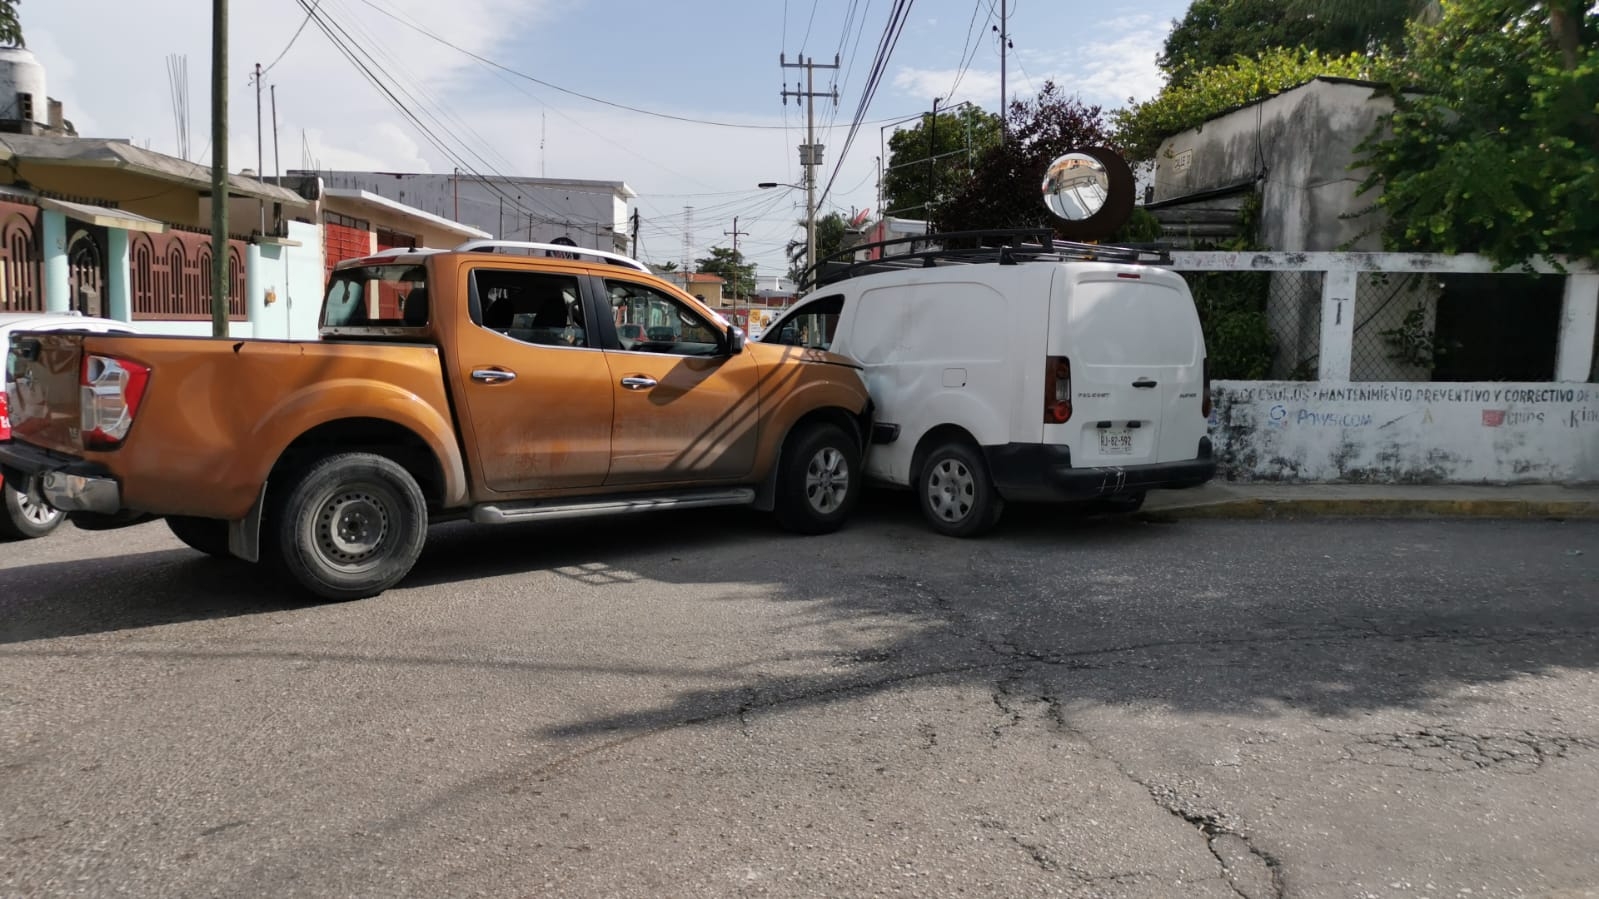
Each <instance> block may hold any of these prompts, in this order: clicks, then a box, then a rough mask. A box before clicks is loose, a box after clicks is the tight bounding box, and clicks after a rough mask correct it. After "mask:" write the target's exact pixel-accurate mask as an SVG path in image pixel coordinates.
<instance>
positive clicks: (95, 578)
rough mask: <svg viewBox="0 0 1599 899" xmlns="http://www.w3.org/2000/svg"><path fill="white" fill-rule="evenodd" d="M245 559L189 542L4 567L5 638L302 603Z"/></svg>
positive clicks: (304, 601) (0, 629)
mask: <svg viewBox="0 0 1599 899" xmlns="http://www.w3.org/2000/svg"><path fill="white" fill-rule="evenodd" d="M265 574H266V572H264V571H261V570H259V569H257V568H256V567H254V566H250V565H249V564H248V563H245V562H238V561H228V560H223V559H213V558H210V557H208V556H203V555H201V554H199V553H196V552H194V551H193V550H190V549H187V548H185V549H170V550H154V551H150V552H141V553H131V554H128V555H122V556H110V557H105V558H97V559H94V560H92V561H78V560H75V561H66V562H45V563H40V564H37V565H24V566H21V567H17V568H6V569H0V644H8V643H21V642H25V641H29V640H46V639H51V638H55V637H71V636H79V635H83V634H98V633H106V632H112V631H123V630H130V629H134V628H142V627H154V626H157V625H163V624H176V623H180V622H186V621H202V620H206V619H213V618H233V617H237V616H241V615H255V614H260V613H263V612H278V611H283V610H285V609H295V608H301V607H304V606H306V605H308V604H310V603H311V600H310V599H309V598H307V597H306V596H305V595H304V594H301V593H299V592H297V591H295V590H294V589H293V588H292V587H291V586H289V585H287V584H284V583H282V582H281V581H279V580H277V579H276V578H273V577H270V576H264V575H265Z"/></svg>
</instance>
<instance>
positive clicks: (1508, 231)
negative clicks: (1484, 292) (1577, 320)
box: [1359, 0, 1599, 266]
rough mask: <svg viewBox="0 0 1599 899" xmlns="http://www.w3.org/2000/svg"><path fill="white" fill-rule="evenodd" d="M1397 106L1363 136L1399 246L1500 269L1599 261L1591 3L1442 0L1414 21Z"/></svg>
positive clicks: (1598, 112)
mask: <svg viewBox="0 0 1599 899" xmlns="http://www.w3.org/2000/svg"><path fill="white" fill-rule="evenodd" d="M1387 75H1388V79H1389V81H1390V83H1392V84H1395V85H1406V86H1411V85H1413V86H1416V87H1419V88H1420V89H1421V90H1419V91H1417V92H1408V93H1402V94H1397V93H1396V95H1395V97H1394V102H1395V110H1394V113H1393V115H1392V116H1391V117H1389V119H1388V121H1387V122H1386V126H1387V127H1386V128H1384V129H1379V130H1378V131H1377V132H1376V133H1374V134H1373V135H1372V136H1371V137H1370V138H1369V139H1368V140H1367V141H1366V143H1365V144H1364V145H1363V148H1362V149H1363V152H1364V155H1363V157H1362V158H1361V159H1360V161H1359V162H1360V164H1362V165H1365V166H1367V167H1368V170H1369V172H1370V175H1369V177H1367V178H1366V180H1365V181H1364V182H1363V184H1362V185H1361V189H1362V191H1367V190H1371V189H1374V188H1378V187H1380V188H1381V189H1382V196H1381V197H1380V198H1379V199H1378V201H1377V202H1378V205H1379V206H1380V207H1381V208H1382V209H1383V210H1384V211H1385V212H1386V213H1387V215H1386V224H1385V226H1384V232H1383V236H1384V238H1385V240H1386V242H1387V244H1388V245H1389V246H1390V247H1392V248H1394V249H1399V250H1410V251H1440V252H1445V253H1455V252H1466V251H1476V252H1480V253H1484V254H1486V255H1488V256H1491V257H1492V258H1493V259H1494V260H1495V261H1496V262H1497V263H1499V264H1500V265H1502V266H1510V265H1514V264H1516V263H1517V262H1521V261H1524V260H1526V259H1529V258H1532V257H1535V256H1549V255H1557V254H1570V255H1572V256H1576V257H1584V258H1588V259H1599V204H1596V203H1594V201H1593V198H1594V197H1595V196H1599V10H1596V9H1595V8H1594V7H1593V6H1592V4H1591V3H1590V2H1589V0H1545V2H1538V3H1530V4H1529V3H1527V2H1526V0H1448V2H1445V3H1444V4H1443V8H1442V14H1441V16H1439V17H1438V19H1437V20H1436V21H1435V22H1415V23H1412V25H1411V27H1410V30H1409V33H1408V36H1407V40H1406V53H1405V54H1404V56H1403V57H1400V58H1399V59H1397V60H1395V61H1394V63H1393V65H1392V68H1391V69H1390V70H1389V71H1388V73H1387Z"/></svg>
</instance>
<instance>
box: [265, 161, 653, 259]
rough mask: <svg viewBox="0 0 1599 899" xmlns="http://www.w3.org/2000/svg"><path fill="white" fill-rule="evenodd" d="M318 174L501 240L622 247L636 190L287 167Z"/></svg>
mask: <svg viewBox="0 0 1599 899" xmlns="http://www.w3.org/2000/svg"><path fill="white" fill-rule="evenodd" d="M290 174H291V175H313V174H314V175H319V176H320V177H321V178H322V182H323V184H324V185H325V186H326V187H327V188H329V189H334V190H338V189H354V190H362V191H366V192H368V193H370V194H374V195H376V196H379V197H384V198H386V199H390V200H395V201H397V202H399V203H403V204H405V205H406V206H409V207H412V208H415V209H420V210H422V211H424V212H429V213H432V214H433V215H436V216H438V217H440V218H443V219H448V220H451V221H456V222H460V223H462V224H465V225H469V226H471V227H474V228H477V229H479V230H482V231H486V232H488V233H489V234H491V235H493V236H494V237H498V238H501V239H504V240H531V241H537V242H539V243H553V242H555V241H556V240H557V239H561V238H564V239H565V240H569V241H571V242H572V243H573V244H574V245H576V246H580V247H589V248H591V249H596V250H607V251H610V252H613V253H627V252H629V250H630V246H629V240H628V233H627V227H628V226H627V215H628V213H627V204H628V201H629V200H632V199H633V198H635V197H637V196H638V194H637V193H635V192H634V191H633V189H632V188H630V187H628V186H627V184H626V183H625V182H622V181H583V180H576V179H564V178H510V177H484V178H479V177H477V176H474V175H465V174H448V175H433V174H421V173H404V172H290Z"/></svg>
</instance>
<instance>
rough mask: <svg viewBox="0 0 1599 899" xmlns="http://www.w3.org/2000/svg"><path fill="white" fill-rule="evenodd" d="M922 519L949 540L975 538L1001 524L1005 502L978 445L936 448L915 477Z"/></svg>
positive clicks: (954, 444)
mask: <svg viewBox="0 0 1599 899" xmlns="http://www.w3.org/2000/svg"><path fill="white" fill-rule="evenodd" d="M916 497H917V501H918V502H919V503H920V504H921V507H922V516H923V517H924V518H926V519H927V523H928V524H929V525H931V526H932V528H933V530H935V531H937V532H939V533H940V534H943V535H945V536H947V537H976V536H977V535H979V534H982V533H984V532H986V531H988V530H990V529H992V528H993V527H994V525H996V524H998V523H999V516H1000V515H1001V514H1002V513H1003V512H1004V511H1005V500H1004V498H1003V497H1001V496H1000V495H999V490H998V489H996V488H995V487H994V481H993V479H992V478H990V477H989V475H988V464H987V463H986V462H984V461H983V454H982V452H981V451H980V450H978V449H977V448H976V447H975V446H972V445H971V444H970V443H967V442H965V441H950V442H948V443H943V444H940V445H938V446H936V447H934V448H933V450H932V451H931V452H929V453H928V454H927V458H926V459H925V460H923V462H922V467H921V470H920V471H919V472H917V475H916Z"/></svg>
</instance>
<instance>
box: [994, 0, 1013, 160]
mask: <svg viewBox="0 0 1599 899" xmlns="http://www.w3.org/2000/svg"><path fill="white" fill-rule="evenodd" d="M1005 5H1006V4H1005V0H999V24H998V25H995V26H994V30H995V31H997V32H999V139H1000V142H1001V143H1003V142H1004V141H1005V140H1006V138H1007V137H1009V135H1010V116H1009V114H1008V113H1007V112H1006V110H1005V51H1007V50H1009V49H1010V29H1009V27H1008V25H1007V22H1006V20H1007V19H1008V18H1009V15H1008V13H1007V11H1006V9H1005ZM990 8H992V7H990Z"/></svg>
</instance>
